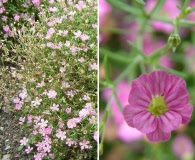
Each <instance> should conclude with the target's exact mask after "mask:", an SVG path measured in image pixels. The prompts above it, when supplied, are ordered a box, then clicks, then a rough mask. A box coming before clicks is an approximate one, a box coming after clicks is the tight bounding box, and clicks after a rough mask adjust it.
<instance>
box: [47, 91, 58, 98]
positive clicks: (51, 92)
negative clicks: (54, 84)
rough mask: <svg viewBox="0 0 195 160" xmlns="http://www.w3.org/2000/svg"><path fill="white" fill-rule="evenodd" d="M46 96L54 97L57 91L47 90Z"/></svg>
mask: <svg viewBox="0 0 195 160" xmlns="http://www.w3.org/2000/svg"><path fill="white" fill-rule="evenodd" d="M47 96H48V98H56V96H57V92H56V91H54V90H49V91H48V92H47Z"/></svg>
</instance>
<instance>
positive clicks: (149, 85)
mask: <svg viewBox="0 0 195 160" xmlns="http://www.w3.org/2000/svg"><path fill="white" fill-rule="evenodd" d="M132 87H141V88H144V90H145V91H146V92H147V94H148V95H150V97H151V96H152V95H153V82H152V81H151V79H150V76H149V75H148V74H142V75H141V76H139V77H138V78H137V79H135V80H134V81H133V82H132Z"/></svg>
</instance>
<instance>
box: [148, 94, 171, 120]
mask: <svg viewBox="0 0 195 160" xmlns="http://www.w3.org/2000/svg"><path fill="white" fill-rule="evenodd" d="M167 110H168V109H167V104H166V102H165V99H164V96H159V95H157V96H154V97H152V100H151V101H150V105H149V107H148V111H149V112H150V113H152V114H153V115H154V116H156V117H159V116H160V115H162V114H164V113H165V112H167Z"/></svg>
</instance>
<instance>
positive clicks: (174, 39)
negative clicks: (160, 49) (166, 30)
mask: <svg viewBox="0 0 195 160" xmlns="http://www.w3.org/2000/svg"><path fill="white" fill-rule="evenodd" d="M180 43H181V39H180V36H179V34H175V33H173V34H171V35H170V36H169V39H168V44H169V45H170V46H171V47H172V49H173V52H175V50H176V48H177V46H178V45H179V44H180Z"/></svg>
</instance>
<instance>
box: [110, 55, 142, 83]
mask: <svg viewBox="0 0 195 160" xmlns="http://www.w3.org/2000/svg"><path fill="white" fill-rule="evenodd" d="M142 60H143V58H142V57H141V56H139V55H138V56H137V57H135V59H134V60H133V62H132V63H130V64H129V65H128V66H127V67H126V69H125V70H124V71H123V72H122V73H121V74H120V75H119V76H118V77H117V78H116V79H115V80H114V82H113V84H114V85H116V84H118V83H119V82H120V81H121V80H122V79H123V78H124V77H125V76H127V75H128V74H129V73H131V71H133V70H132V67H134V65H136V64H137V63H138V62H140V63H141V61H142ZM132 78H134V77H132Z"/></svg>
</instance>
